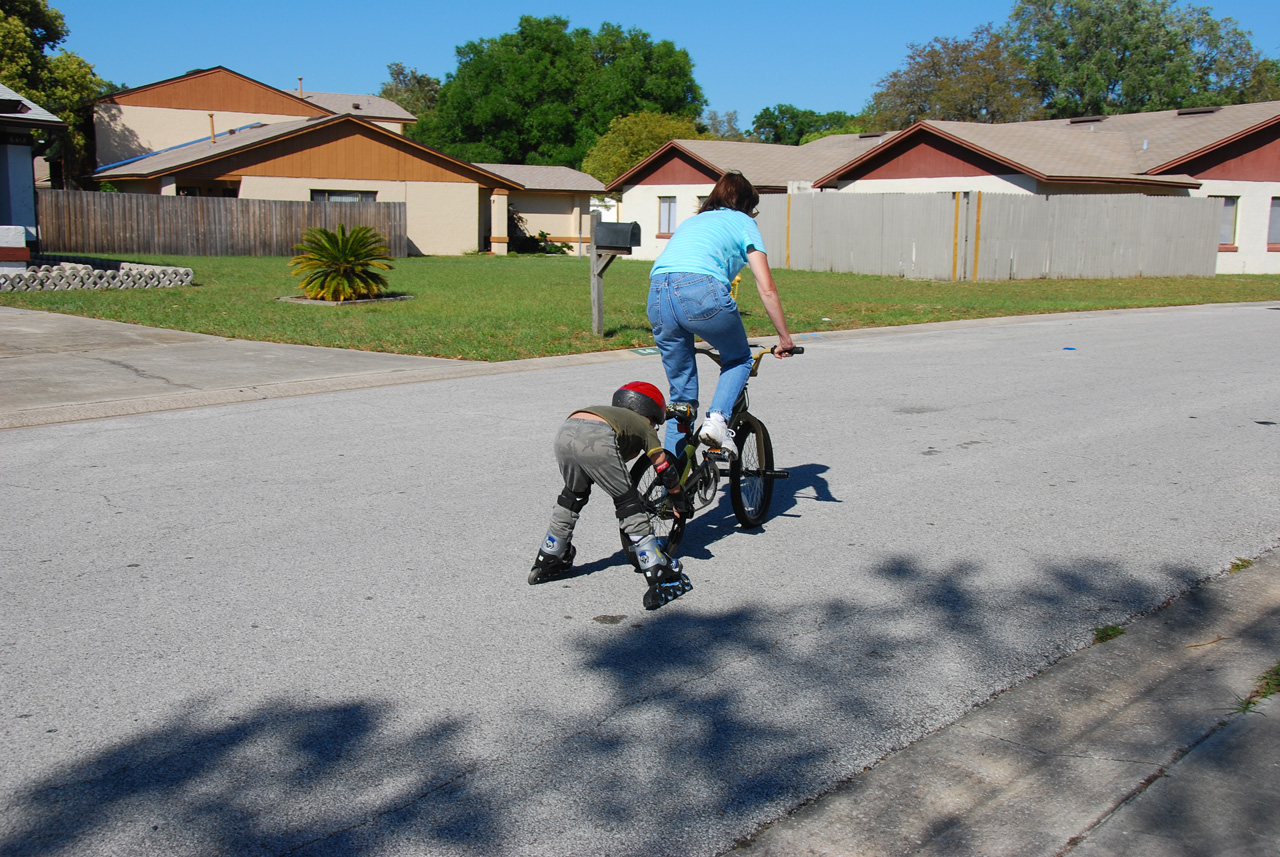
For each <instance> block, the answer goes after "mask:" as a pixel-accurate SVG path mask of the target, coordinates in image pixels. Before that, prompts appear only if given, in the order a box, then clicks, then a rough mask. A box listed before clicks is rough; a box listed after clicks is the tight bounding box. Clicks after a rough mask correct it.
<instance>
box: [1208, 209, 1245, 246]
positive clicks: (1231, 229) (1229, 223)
mask: <svg viewBox="0 0 1280 857" xmlns="http://www.w3.org/2000/svg"><path fill="white" fill-rule="evenodd" d="M1210 199H1220V200H1222V221H1221V222H1220V223H1219V225H1218V250H1219V251H1223V250H1226V251H1229V252H1234V251H1235V249H1236V203H1237V202H1239V201H1240V197H1238V196H1215V197H1210Z"/></svg>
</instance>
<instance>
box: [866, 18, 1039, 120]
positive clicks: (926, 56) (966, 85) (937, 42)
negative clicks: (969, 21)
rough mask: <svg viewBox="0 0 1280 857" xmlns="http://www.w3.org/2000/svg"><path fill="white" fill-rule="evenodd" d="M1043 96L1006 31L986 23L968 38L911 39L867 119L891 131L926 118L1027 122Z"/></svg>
mask: <svg viewBox="0 0 1280 857" xmlns="http://www.w3.org/2000/svg"><path fill="white" fill-rule="evenodd" d="M1040 100H1041V99H1040V94H1039V92H1038V91H1037V89H1036V87H1035V84H1034V82H1033V81H1032V80H1031V78H1030V77H1029V76H1028V74H1027V70H1026V68H1025V67H1024V66H1023V64H1022V62H1021V61H1020V60H1019V59H1018V57H1017V56H1016V55H1014V54H1012V53H1010V51H1009V50H1008V45H1007V43H1006V40H1005V37H1004V36H1003V35H1002V34H1001V33H998V32H996V31H994V30H993V29H992V28H991V25H990V24H986V25H984V26H981V27H978V28H977V29H976V30H974V31H973V33H972V34H971V35H970V36H969V37H968V38H967V39H949V38H945V37H939V38H936V39H934V40H933V41H931V42H929V43H927V44H924V45H918V44H912V45H910V53H909V54H908V55H907V61H906V64H905V65H904V66H903V67H902V68H901V69H899V70H897V71H895V72H892V73H890V74H888V75H886V76H885V77H883V78H881V79H880V82H879V89H877V90H876V92H875V94H874V95H873V96H872V97H871V102H870V104H869V105H868V107H867V112H868V113H869V120H868V124H869V125H870V126H871V130H876V131H891V130H895V129H902V128H906V127H908V126H909V125H911V124H912V123H914V122H917V121H919V120H921V119H944V120H956V121H961V122H1022V121H1025V120H1027V119H1036V118H1039V117H1040V115H1041V110H1040Z"/></svg>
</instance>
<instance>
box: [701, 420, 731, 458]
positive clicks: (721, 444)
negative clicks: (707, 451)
mask: <svg viewBox="0 0 1280 857" xmlns="http://www.w3.org/2000/svg"><path fill="white" fill-rule="evenodd" d="M698 437H699V438H700V439H701V440H702V442H703V443H705V444H706V445H707V446H710V447H714V448H717V449H723V450H724V451H725V452H727V453H729V454H730V455H733V456H736V455H737V454H738V447H737V446H735V445H734V443H733V432H731V431H729V426H728V425H726V424H725V421H724V417H722V416H720V415H719V414H711V415H710V416H709V417H707V418H706V419H705V420H703V422H702V429H701V430H700V431H699V432H698Z"/></svg>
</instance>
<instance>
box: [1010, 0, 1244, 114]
mask: <svg viewBox="0 0 1280 857" xmlns="http://www.w3.org/2000/svg"><path fill="white" fill-rule="evenodd" d="M1006 34H1007V37H1008V39H1009V41H1010V47H1011V50H1012V52H1013V53H1014V54H1015V55H1016V56H1017V57H1018V58H1019V59H1020V60H1021V61H1022V62H1023V63H1024V64H1025V65H1026V67H1027V69H1028V73H1029V74H1030V76H1031V79H1032V80H1033V82H1034V83H1035V86H1036V89H1037V90H1038V91H1039V92H1040V94H1041V97H1042V100H1043V103H1044V107H1045V110H1046V112H1047V114H1048V115H1049V116H1050V117H1054V118H1064V117H1072V116H1089V115H1095V114H1097V115H1101V114H1108V113H1137V112H1141V111H1147V110H1168V109H1172V108H1175V107H1196V106H1203V105H1209V104H1228V103H1234V102H1238V101H1240V100H1241V99H1242V98H1244V97H1245V95H1244V93H1246V92H1247V91H1248V88H1249V83H1250V80H1251V78H1252V76H1253V74H1254V72H1255V70H1256V69H1258V67H1259V63H1260V61H1261V57H1260V56H1259V55H1258V53H1257V51H1255V50H1254V49H1253V46H1252V45H1251V44H1250V42H1249V37H1248V34H1247V33H1245V32H1244V31H1242V30H1241V29H1240V28H1239V27H1238V26H1237V25H1236V22H1235V21H1234V20H1232V19H1231V18H1222V19H1218V18H1215V17H1214V16H1213V13H1212V10H1211V9H1209V8H1206V7H1198V6H1178V5H1174V3H1173V2H1171V0H1019V2H1018V3H1017V4H1016V5H1015V6H1014V8H1013V12H1012V14H1011V15H1010V20H1009V24H1008V27H1007V28H1006Z"/></svg>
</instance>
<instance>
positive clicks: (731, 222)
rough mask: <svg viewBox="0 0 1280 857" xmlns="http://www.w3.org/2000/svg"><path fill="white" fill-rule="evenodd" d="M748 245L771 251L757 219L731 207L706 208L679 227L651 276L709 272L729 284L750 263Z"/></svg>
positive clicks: (753, 248)
mask: <svg viewBox="0 0 1280 857" xmlns="http://www.w3.org/2000/svg"><path fill="white" fill-rule="evenodd" d="M748 248H750V249H752V250H759V251H760V252H761V253H767V252H768V251H766V250H765V249H764V239H763V238H761V237H760V227H759V226H756V222H755V220H753V219H752V218H751V217H749V216H747V215H745V214H743V213H742V212H741V211H734V210H733V209H729V208H717V209H716V210H714V211H704V212H702V213H701V214H695V215H694V216H693V217H690V218H689V219H688V220H686V221H685V222H684V223H681V224H680V225H679V226H678V227H676V231H675V234H674V235H672V236H671V239H670V240H669V241H668V242H667V247H666V249H665V250H663V251H662V254H661V255H660V256H658V261H656V262H654V263H653V268H652V269H651V270H650V271H649V276H650V277H655V276H657V275H658V274H677V273H688V274H707V275H709V276H712V277H715V278H716V279H717V280H719V281H720V282H722V283H724V284H725V285H726V286H727V285H729V283H730V282H731V281H732V280H733V278H734V277H736V276H738V272H739V271H741V270H742V268H743V266H744V265H746V264H747V249H748Z"/></svg>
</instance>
